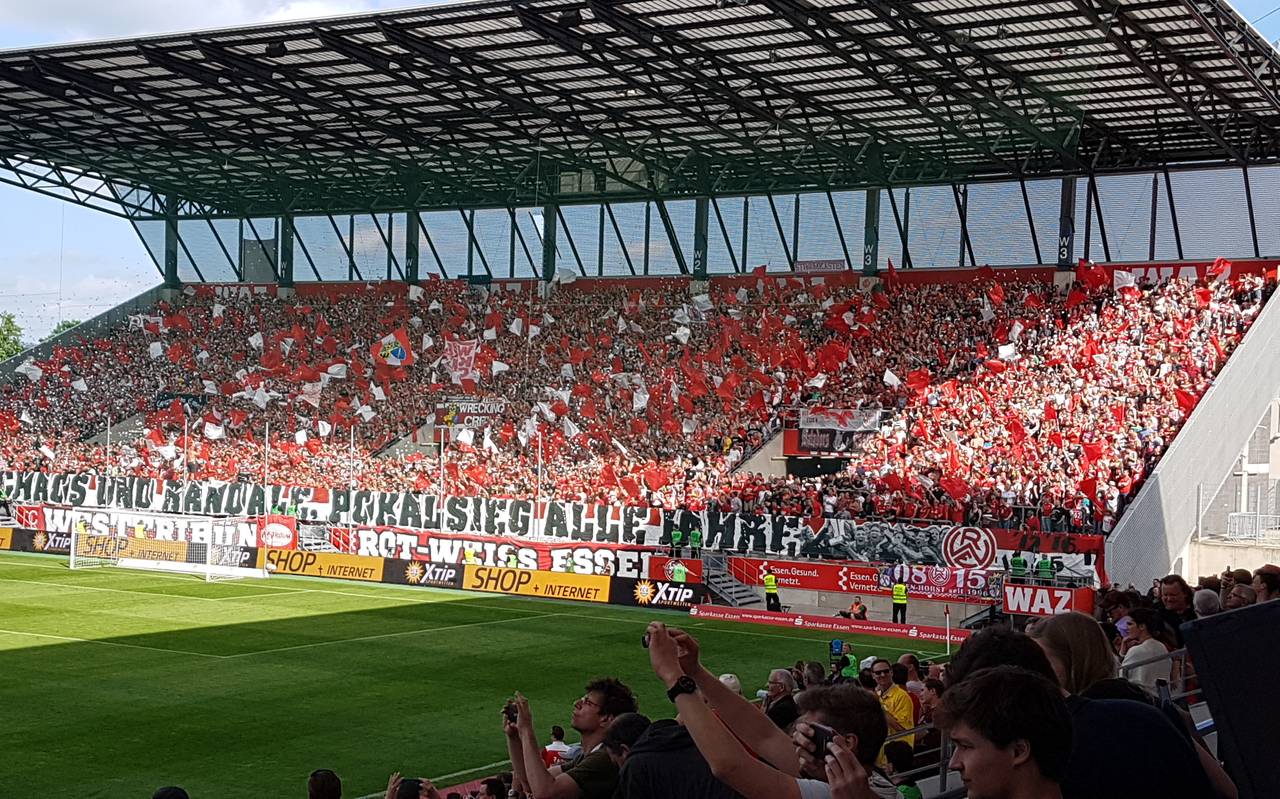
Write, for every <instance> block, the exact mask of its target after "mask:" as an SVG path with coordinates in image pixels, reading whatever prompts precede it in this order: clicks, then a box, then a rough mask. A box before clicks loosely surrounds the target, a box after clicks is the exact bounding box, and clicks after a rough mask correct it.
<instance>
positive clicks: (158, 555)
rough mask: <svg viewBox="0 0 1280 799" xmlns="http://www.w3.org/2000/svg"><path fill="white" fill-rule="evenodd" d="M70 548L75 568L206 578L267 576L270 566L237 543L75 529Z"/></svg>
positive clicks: (232, 578)
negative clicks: (259, 562) (131, 570)
mask: <svg viewBox="0 0 1280 799" xmlns="http://www.w3.org/2000/svg"><path fill="white" fill-rule="evenodd" d="M70 550H71V552H70V554H71V558H70V566H71V568H73V569H91V568H100V567H103V566H115V567H118V568H124V569H143V570H147V571H163V572H178V573H181V574H192V575H197V576H200V577H203V578H204V579H205V581H206V582H215V581H218V580H235V579H239V578H242V577H266V576H267V570H266V569H264V568H258V564H257V563H256V562H254V560H255V558H254V550H253V549H251V548H248V547H241V546H237V545H235V544H215V543H209V542H205V541H163V540H156V539H152V538H126V537H121V536H115V535H97V534H94V533H92V532H86V531H83V530H75V529H73V530H72V531H71V546H70Z"/></svg>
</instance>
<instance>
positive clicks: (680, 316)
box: [618, 305, 690, 332]
mask: <svg viewBox="0 0 1280 799" xmlns="http://www.w3.org/2000/svg"><path fill="white" fill-rule="evenodd" d="M671 321H673V322H675V323H676V324H678V325H687V324H689V321H690V320H689V310H688V308H686V307H685V306H683V305H681V306H680V308H679V309H678V310H677V311H676V312H675V313H673V314H671ZM618 322H619V323H621V322H622V318H621V317H619V318H618ZM619 332H622V331H619Z"/></svg>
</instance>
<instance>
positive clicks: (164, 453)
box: [156, 444, 178, 461]
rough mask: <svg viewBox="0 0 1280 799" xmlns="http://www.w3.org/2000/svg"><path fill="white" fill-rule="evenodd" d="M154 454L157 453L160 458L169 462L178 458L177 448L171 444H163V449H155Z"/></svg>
mask: <svg viewBox="0 0 1280 799" xmlns="http://www.w3.org/2000/svg"><path fill="white" fill-rule="evenodd" d="M156 452H159V453H160V457H162V458H164V459H165V460H167V461H171V460H173V459H174V458H177V457H178V448H177V447H175V446H174V445H172V444H165V445H164V446H163V447H156Z"/></svg>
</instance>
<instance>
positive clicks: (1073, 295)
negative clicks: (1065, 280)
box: [1067, 289, 1089, 308]
mask: <svg viewBox="0 0 1280 799" xmlns="http://www.w3.org/2000/svg"><path fill="white" fill-rule="evenodd" d="M1087 299H1089V297H1088V296H1087V295H1086V294H1085V293H1084V292H1083V291H1081V290H1080V289H1072V290H1071V292H1070V293H1069V294H1067V307H1068V308H1074V307H1076V306H1077V305H1079V304H1080V303H1082V302H1084V301H1085V300H1087Z"/></svg>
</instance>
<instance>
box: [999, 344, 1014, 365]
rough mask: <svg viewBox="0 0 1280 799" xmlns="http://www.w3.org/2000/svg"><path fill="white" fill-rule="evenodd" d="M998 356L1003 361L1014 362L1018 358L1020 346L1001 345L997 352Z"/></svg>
mask: <svg viewBox="0 0 1280 799" xmlns="http://www.w3.org/2000/svg"><path fill="white" fill-rule="evenodd" d="M996 356H997V357H999V358H1000V360H1002V361H1012V360H1014V359H1015V358H1017V357H1018V345H1016V344H1001V345H1000V347H999V349H997V350H996Z"/></svg>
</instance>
